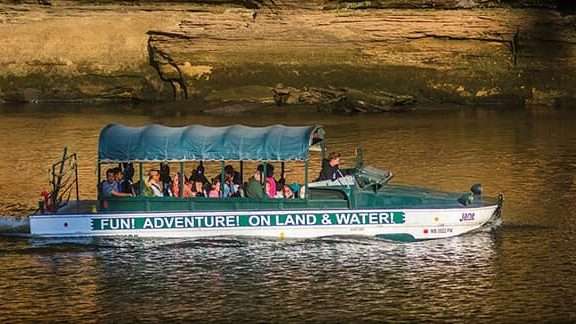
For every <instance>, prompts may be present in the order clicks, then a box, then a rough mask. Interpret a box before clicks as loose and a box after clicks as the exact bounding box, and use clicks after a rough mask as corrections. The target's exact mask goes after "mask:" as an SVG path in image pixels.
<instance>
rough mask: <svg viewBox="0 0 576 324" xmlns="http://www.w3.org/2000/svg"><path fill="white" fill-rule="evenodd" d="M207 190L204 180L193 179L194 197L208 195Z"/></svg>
mask: <svg viewBox="0 0 576 324" xmlns="http://www.w3.org/2000/svg"><path fill="white" fill-rule="evenodd" d="M206 196H207V195H206V190H205V189H204V184H203V183H202V181H192V197H206Z"/></svg>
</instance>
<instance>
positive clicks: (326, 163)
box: [316, 152, 344, 181]
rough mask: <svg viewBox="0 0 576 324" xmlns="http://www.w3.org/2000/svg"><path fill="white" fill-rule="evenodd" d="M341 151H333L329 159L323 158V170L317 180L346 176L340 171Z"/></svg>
mask: <svg viewBox="0 0 576 324" xmlns="http://www.w3.org/2000/svg"><path fill="white" fill-rule="evenodd" d="M340 156H341V155H340V153H338V152H332V153H330V155H328V159H324V160H322V170H321V171H320V175H319V176H318V179H316V181H324V180H332V181H334V180H336V179H338V178H341V177H343V176H344V174H343V173H342V171H340Z"/></svg>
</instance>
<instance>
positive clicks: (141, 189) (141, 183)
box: [138, 162, 144, 196]
mask: <svg viewBox="0 0 576 324" xmlns="http://www.w3.org/2000/svg"><path fill="white" fill-rule="evenodd" d="M138 170H139V171H140V181H139V183H138V193H139V195H140V196H143V195H144V169H143V168H142V162H140V163H138Z"/></svg>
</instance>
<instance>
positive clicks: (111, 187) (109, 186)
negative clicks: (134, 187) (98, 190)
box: [102, 169, 132, 198]
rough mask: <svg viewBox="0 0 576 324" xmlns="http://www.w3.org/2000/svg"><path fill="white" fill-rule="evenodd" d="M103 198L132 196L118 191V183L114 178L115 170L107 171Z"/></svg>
mask: <svg viewBox="0 0 576 324" xmlns="http://www.w3.org/2000/svg"><path fill="white" fill-rule="evenodd" d="M102 196H103V197H105V198H109V197H131V196H132V194H129V193H124V192H121V191H120V189H118V182H116V180H115V178H114V169H108V170H106V181H104V182H102Z"/></svg>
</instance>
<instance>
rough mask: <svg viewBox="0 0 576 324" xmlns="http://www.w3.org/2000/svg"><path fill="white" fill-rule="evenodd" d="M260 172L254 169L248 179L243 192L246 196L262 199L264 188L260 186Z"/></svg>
mask: <svg viewBox="0 0 576 324" xmlns="http://www.w3.org/2000/svg"><path fill="white" fill-rule="evenodd" d="M261 181H262V173H261V172H260V170H256V172H255V173H254V175H253V176H252V177H250V180H248V184H247V185H246V190H245V191H244V194H245V196H246V197H247V198H253V199H264V197H265V195H264V189H263V188H262V183H261Z"/></svg>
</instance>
